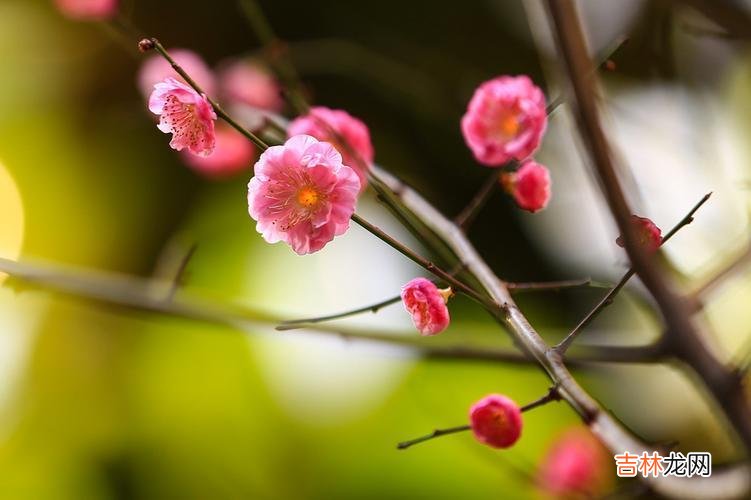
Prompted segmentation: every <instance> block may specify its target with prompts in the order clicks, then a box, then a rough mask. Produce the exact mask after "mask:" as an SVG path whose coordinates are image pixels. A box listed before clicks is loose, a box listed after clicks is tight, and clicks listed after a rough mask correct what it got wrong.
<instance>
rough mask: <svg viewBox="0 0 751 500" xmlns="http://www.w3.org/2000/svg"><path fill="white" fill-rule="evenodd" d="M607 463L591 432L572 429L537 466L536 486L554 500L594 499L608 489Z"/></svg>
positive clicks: (607, 458)
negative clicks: (563, 498) (555, 499)
mask: <svg viewBox="0 0 751 500" xmlns="http://www.w3.org/2000/svg"><path fill="white" fill-rule="evenodd" d="M611 460H612V457H610V456H609V455H608V453H607V452H606V451H605V449H604V448H603V447H602V445H601V444H600V442H599V441H598V440H597V438H595V437H594V436H593V435H592V433H591V432H589V431H588V430H587V429H584V428H579V427H577V428H573V429H570V430H569V431H567V432H565V433H564V434H563V435H562V436H560V437H559V438H558V439H557V440H556V441H554V442H553V444H552V446H551V447H550V449H549V450H548V452H547V455H546V456H545V458H544V459H543V461H542V463H541V465H540V469H539V471H538V474H537V482H538V484H539V486H540V488H542V489H543V490H545V492H547V493H549V494H551V495H553V496H555V497H556V498H559V497H565V498H596V497H599V496H601V495H603V494H604V493H605V492H606V491H607V489H608V486H610V482H611V480H612V476H613V473H612V471H611V470H610V465H609V464H610V463H611Z"/></svg>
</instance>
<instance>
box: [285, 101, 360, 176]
mask: <svg viewBox="0 0 751 500" xmlns="http://www.w3.org/2000/svg"><path fill="white" fill-rule="evenodd" d="M287 130H288V133H289V135H290V136H292V135H297V134H308V135H312V136H313V137H316V138H318V139H320V140H322V141H328V142H330V143H332V144H334V145H336V146H337V148H338V149H339V151H341V153H342V156H343V157H344V163H345V165H349V166H350V167H352V168H353V169H355V172H357V175H358V176H359V177H360V185H361V189H365V186H366V185H367V182H368V171H369V170H370V165H371V164H372V163H373V154H374V153H373V144H372V143H371V142H370V131H369V130H368V127H367V125H365V124H364V123H363V122H362V121H360V120H359V119H357V118H355V117H354V116H352V115H350V114H349V113H347V112H346V111H342V110H340V109H329V108H326V107H323V106H316V107H313V108H310V112H309V113H308V114H307V115H305V116H300V117H298V118H296V119H295V120H293V121H292V123H290V125H289V128H288V129H287ZM342 142H343V143H344V144H342Z"/></svg>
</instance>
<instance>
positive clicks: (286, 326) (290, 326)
mask: <svg viewBox="0 0 751 500" xmlns="http://www.w3.org/2000/svg"><path fill="white" fill-rule="evenodd" d="M400 300H402V296H401V295H397V296H395V297H391V298H389V299H386V300H382V301H380V302H376V303H375V304H371V305H369V306H364V307H358V308H357V309H351V310H349V311H344V312H340V313H337V314H329V315H326V316H314V317H311V318H302V319H291V320H287V321H283V322H282V324H280V325H279V326H277V327H276V329H277V330H279V331H286V330H296V329H298V328H305V325H309V324H312V323H323V322H324V321H331V320H335V319H341V318H347V317H349V316H355V315H357V314H362V313H366V312H370V313H373V314H375V313H377V312H378V311H380V310H381V309H382V308H384V307H386V306H390V305H391V304H396V303H397V302H399V301H400Z"/></svg>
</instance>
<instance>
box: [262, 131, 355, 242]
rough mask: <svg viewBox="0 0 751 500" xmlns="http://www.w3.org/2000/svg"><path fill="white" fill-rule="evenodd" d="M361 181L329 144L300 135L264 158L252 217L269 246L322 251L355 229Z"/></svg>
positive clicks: (266, 153) (265, 154)
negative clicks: (282, 244) (353, 219)
mask: <svg viewBox="0 0 751 500" xmlns="http://www.w3.org/2000/svg"><path fill="white" fill-rule="evenodd" d="M359 191H360V181H359V179H358V178H357V174H356V173H355V171H354V170H352V169H351V168H349V167H348V166H346V165H344V164H343V163H342V155H340V154H339V152H338V151H337V150H336V149H335V148H334V146H332V145H331V144H329V143H328V142H320V141H318V140H317V139H316V138H315V137H311V136H309V135H296V136H294V137H291V138H290V139H287V142H285V143H284V145H282V146H272V147H270V148H269V149H267V150H266V151H264V152H263V154H261V157H260V158H259V159H258V162H256V165H255V177H253V178H252V179H250V183H249V184H248V212H249V213H250V216H251V217H252V218H253V219H254V220H256V221H257V222H258V224H256V230H257V231H258V232H259V233H261V235H263V239H265V240H266V241H267V242H269V243H276V242H278V241H283V242H285V243H287V244H288V245H289V246H290V247H292V250H294V251H295V252H296V253H297V254H300V255H303V254H308V253H313V252H317V251H318V250H320V249H322V248H323V247H324V246H325V245H326V244H327V243H328V242H330V241H331V240H333V239H334V237H335V236H339V235H342V234H344V233H345V232H346V231H347V229H349V220H350V217H351V216H352V214H353V213H354V212H355V204H356V202H357V195H358V193H359Z"/></svg>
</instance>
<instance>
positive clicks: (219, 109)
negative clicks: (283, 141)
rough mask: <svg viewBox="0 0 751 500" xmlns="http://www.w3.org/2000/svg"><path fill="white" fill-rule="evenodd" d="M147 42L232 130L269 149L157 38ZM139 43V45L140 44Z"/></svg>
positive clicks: (262, 147)
mask: <svg viewBox="0 0 751 500" xmlns="http://www.w3.org/2000/svg"><path fill="white" fill-rule="evenodd" d="M146 41H148V42H150V43H151V45H152V47H153V49H154V50H156V51H157V52H158V53H159V55H161V56H162V57H163V58H164V59H165V60H166V61H167V62H168V63H170V65H171V66H172V69H174V70H175V71H176V72H177V74H178V75H180V76H181V77H182V78H183V79H184V80H185V81H186V82H187V83H188V85H190V86H191V87H193V90H195V91H196V92H198V93H199V94H202V95H205V96H206V99H208V101H209V103H210V104H211V107H212V108H214V111H215V112H216V114H217V116H219V118H221V119H222V120H224V121H225V122H227V124H229V125H230V126H231V127H232V128H234V129H235V130H237V131H238V132H240V133H241V134H242V135H244V136H245V137H247V138H248V139H249V140H250V141H251V142H252V143H253V144H255V145H256V146H257V147H258V148H259V149H260V150H261V151H264V150H266V149H268V147H269V146H268V144H266V143H265V142H264V141H263V140H262V139H261V138H260V137H258V136H257V135H255V134H254V133H253V132H251V131H250V130H248V129H246V128H245V127H243V126H242V125H240V124H239V123H237V122H236V121H235V120H234V118H232V117H231V116H230V115H228V114H227V112H226V111H224V109H223V108H222V107H221V106H220V105H219V103H218V102H216V101H215V100H214V99H212V98H211V97H210V96H209V95H207V94H206V93H205V92H204V91H203V89H202V88H201V87H200V85H198V84H197V83H196V81H195V80H193V78H191V76H190V75H189V74H188V73H187V72H186V71H185V70H184V69H183V68H182V66H180V65H179V64H178V63H177V62H176V61H175V60H174V59H173V58H172V56H170V54H169V52H167V49H165V48H164V47H163V46H162V44H161V43H159V40H157V39H156V38H149V39H147V40H146ZM143 42H144V40H141V42H140V43H143ZM140 43H139V44H140Z"/></svg>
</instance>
